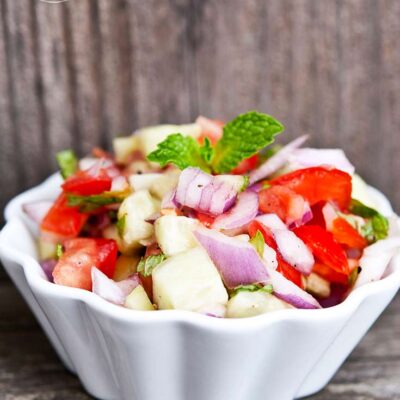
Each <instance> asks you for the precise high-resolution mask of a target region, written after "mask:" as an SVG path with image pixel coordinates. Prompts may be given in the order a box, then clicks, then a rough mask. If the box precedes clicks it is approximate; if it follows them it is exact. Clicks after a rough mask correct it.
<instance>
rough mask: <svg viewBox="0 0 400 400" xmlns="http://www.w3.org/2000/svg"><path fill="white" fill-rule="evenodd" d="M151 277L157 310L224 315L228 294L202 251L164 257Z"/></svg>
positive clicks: (198, 248) (195, 250)
mask: <svg viewBox="0 0 400 400" xmlns="http://www.w3.org/2000/svg"><path fill="white" fill-rule="evenodd" d="M152 278H153V294H154V301H155V302H156V304H157V305H158V308H159V309H161V310H165V309H175V310H189V311H196V312H201V313H210V314H213V315H216V316H221V317H222V316H224V313H225V306H226V303H227V301H228V294H227V292H226V289H225V287H224V285H223V283H222V280H221V277H220V275H219V273H218V271H217V269H216V268H215V266H214V264H213V263H212V261H211V260H210V258H209V257H208V254H207V253H206V251H205V250H204V249H202V248H200V247H196V248H194V249H191V250H189V251H186V252H184V253H179V254H177V255H174V256H172V257H169V258H167V259H166V260H165V261H164V262H162V263H161V264H159V265H158V266H157V267H156V268H155V269H154V270H153V273H152Z"/></svg>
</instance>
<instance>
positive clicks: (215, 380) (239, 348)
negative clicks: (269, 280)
mask: <svg viewBox="0 0 400 400" xmlns="http://www.w3.org/2000/svg"><path fill="white" fill-rule="evenodd" d="M60 182H61V179H60V177H59V176H58V175H53V176H52V177H50V178H49V179H48V180H46V181H45V182H44V183H43V184H41V185H39V186H38V187H36V188H34V189H31V190H29V191H27V192H25V193H23V194H21V195H19V196H17V197H16V198H15V199H14V200H12V201H11V202H10V203H9V205H8V206H7V208H6V211H5V215H6V220H7V224H6V226H5V227H4V229H3V230H2V231H1V233H0V258H1V261H2V263H3V265H4V266H5V268H6V270H7V271H8V273H9V275H10V276H11V278H12V280H13V281H14V283H15V285H16V286H17V287H18V289H19V290H20V292H21V294H22V295H23V297H24V298H25V300H26V301H27V303H28V304H29V306H30V308H31V309H32V311H33V313H34V314H35V315H36V318H37V319H38V321H39V322H40V324H41V325H42V327H43V329H44V331H45V332H46V334H47V336H48V337H49V339H50V341H51V342H52V344H53V346H54V347H55V349H56V351H57V353H58V354H59V356H60V358H61V359H62V361H63V363H64V364H65V366H66V367H67V368H68V369H69V370H70V371H72V372H73V373H76V374H77V375H78V377H79V379H80V380H81V382H82V384H83V386H84V387H85V389H86V390H87V391H88V392H89V393H90V394H92V395H93V396H95V397H96V398H99V399H104V400H128V399H129V400H221V399H230V400H249V399H251V400H265V399H268V400H291V399H293V398H299V397H304V396H307V395H310V394H313V393H315V392H317V391H319V390H320V389H322V388H323V387H324V386H325V385H326V384H327V383H328V382H329V380H330V379H331V378H332V376H333V375H334V373H335V372H336V370H337V369H338V368H339V367H340V365H341V364H342V363H343V362H344V360H345V359H346V358H347V356H348V355H349V353H350V352H351V351H352V350H353V349H354V347H355V346H356V344H357V343H358V342H359V340H360V339H361V338H362V337H363V336H364V334H365V333H366V332H367V330H368V329H369V328H370V326H371V325H372V324H373V323H374V321H375V320H376V319H377V318H378V316H379V315H380V314H381V313H382V311H383V310H384V309H385V307H386V306H387V305H388V304H389V302H390V301H391V300H392V298H393V297H394V296H395V294H396V292H397V290H398V288H399V287H400V257H399V256H395V257H394V258H393V259H392V262H391V266H390V268H389V272H388V273H387V274H386V277H385V278H384V279H382V280H380V281H378V282H374V283H371V284H368V285H364V286H362V287H360V288H358V289H356V290H354V291H353V292H352V293H351V294H350V295H349V297H348V298H347V299H346V300H345V301H344V302H343V303H342V304H340V305H338V306H335V307H332V308H329V309H322V310H294V309H291V310H282V311H276V312H273V313H270V314H264V315H261V316H257V317H253V318H247V319H244V320H243V319H241V320H236V319H231V320H230V319H217V318H212V317H208V316H203V315H200V314H196V313H192V312H185V311H158V312H141V311H132V310H128V309H125V308H122V307H118V306H115V305H113V304H111V303H108V302H107V301H105V300H103V299H101V298H100V297H98V296H96V295H95V294H93V293H91V292H86V291H83V290H80V289H74V288H69V287H63V286H56V285H54V284H52V283H49V282H48V281H47V280H46V278H45V276H44V273H43V272H42V269H41V267H40V266H39V264H38V262H37V261H36V258H37V255H36V245H35V240H34V233H35V231H34V226H33V225H32V224H30V222H29V221H28V220H27V218H25V216H24V215H23V213H22V210H21V204H23V203H26V202H32V201H34V200H39V199H53V198H55V196H56V195H57V193H58V190H59V189H58V187H59V183H60ZM369 191H370V194H371V196H373V198H374V200H375V201H376V202H377V204H379V208H380V210H381V211H383V212H384V213H386V214H392V213H393V211H392V209H391V207H390V204H389V202H388V201H387V199H386V198H385V197H384V196H383V195H382V194H381V193H380V192H378V191H377V190H376V189H373V188H369Z"/></svg>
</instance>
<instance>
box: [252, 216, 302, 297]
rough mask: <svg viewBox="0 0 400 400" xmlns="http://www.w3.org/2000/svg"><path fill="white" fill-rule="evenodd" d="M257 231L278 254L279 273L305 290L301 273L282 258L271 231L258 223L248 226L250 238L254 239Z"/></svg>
mask: <svg viewBox="0 0 400 400" xmlns="http://www.w3.org/2000/svg"><path fill="white" fill-rule="evenodd" d="M257 231H260V232H261V233H262V235H263V236H264V241H265V243H266V244H267V245H268V246H269V247H271V248H273V249H274V250H275V252H276V259H277V261H278V268H277V271H278V272H280V273H281V274H282V275H283V276H284V277H285V278H286V279H289V280H290V281H292V282H293V283H294V284H296V285H297V286H299V287H300V288H302V289H303V281H302V279H301V272H300V271H298V270H297V269H295V268H294V267H292V266H291V265H290V264H288V263H287V262H286V261H285V260H284V259H283V258H282V256H281V254H280V252H279V250H278V246H277V244H276V242H275V239H274V238H273V236H272V233H271V232H270V230H269V229H268V228H267V227H266V226H265V225H263V224H262V223H260V222H258V221H252V222H250V224H249V226H248V232H249V235H250V237H253V236H254V235H255V234H256V233H257Z"/></svg>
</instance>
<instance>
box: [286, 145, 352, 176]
mask: <svg viewBox="0 0 400 400" xmlns="http://www.w3.org/2000/svg"><path fill="white" fill-rule="evenodd" d="M289 162H291V163H293V164H294V165H298V166H300V167H301V168H308V167H317V166H320V165H328V166H331V167H335V168H337V169H340V170H342V171H344V172H347V173H348V174H350V175H353V174H354V170H355V168H354V165H352V164H351V163H350V161H349V160H348V159H347V157H346V155H345V154H344V151H343V150H341V149H312V148H304V149H295V150H294V151H293V152H292V153H291V154H290V157H289Z"/></svg>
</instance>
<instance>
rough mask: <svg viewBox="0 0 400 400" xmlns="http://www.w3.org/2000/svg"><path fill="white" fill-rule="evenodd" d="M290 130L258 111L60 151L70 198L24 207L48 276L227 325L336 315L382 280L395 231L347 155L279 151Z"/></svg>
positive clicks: (293, 146) (294, 145) (294, 146)
mask: <svg viewBox="0 0 400 400" xmlns="http://www.w3.org/2000/svg"><path fill="white" fill-rule="evenodd" d="M283 130H284V126H283V125H282V124H281V123H280V122H279V121H277V120H276V119H275V118H273V117H272V116H270V115H266V114H262V113H259V112H256V111H251V112H247V113H245V114H241V115H239V116H237V117H236V118H234V119H233V120H232V121H230V122H228V123H223V122H220V121H216V120H211V119H208V118H205V117H198V118H197V120H196V122H195V123H193V124H187V125H160V126H154V127H148V128H144V129H140V130H139V131H137V132H135V134H134V135H132V136H129V137H124V138H116V139H115V140H114V154H110V153H107V152H105V151H103V150H101V149H98V148H96V149H94V150H93V153H92V155H91V156H90V157H86V158H83V159H81V160H78V159H77V157H76V156H75V154H74V153H73V152H72V151H70V150H66V151H62V152H60V153H58V154H57V160H58V163H59V167H60V171H61V175H62V177H63V182H62V184H61V192H60V194H59V196H58V198H57V199H56V200H55V201H51V202H49V201H40V202H36V203H31V204H25V205H24V210H25V212H26V213H27V214H28V215H29V216H30V217H31V218H32V219H34V220H35V221H36V222H37V223H38V224H39V237H38V247H39V254H40V260H41V261H40V263H41V266H42V268H43V270H44V272H45V274H46V276H47V277H48V279H49V280H50V281H51V282H53V283H54V284H56V285H63V286H69V287H74V288H79V289H82V290H88V291H92V292H93V293H95V294H96V295H98V296H101V297H102V298H103V299H105V300H107V301H109V302H111V303H114V304H116V305H118V306H122V307H126V308H129V309H133V310H148V311H153V310H169V309H175V310H188V311H194V312H198V313H202V314H205V315H209V316H213V317H227V318H238V317H250V316H255V315H259V314H263V313H267V312H270V311H274V310H278V309H286V308H300V309H318V308H321V307H330V306H333V305H336V304H338V303H340V302H341V301H343V299H344V298H345V297H346V296H347V295H348V293H349V292H350V291H351V290H352V289H353V288H354V287H357V286H360V285H363V284H365V283H368V282H371V281H375V280H379V279H381V277H382V276H383V275H384V273H385V270H386V269H387V267H388V264H389V262H390V259H391V258H392V256H393V255H394V253H395V252H396V250H397V249H398V248H399V239H398V237H396V236H394V237H391V238H388V237H389V236H393V235H395V234H396V232H394V231H395V229H394V225H393V224H392V223H391V222H390V221H389V220H388V219H387V218H386V217H385V216H383V215H382V214H381V213H380V212H379V211H378V210H377V209H376V206H375V204H374V201H373V199H371V198H370V197H369V195H368V191H367V186H366V184H365V183H364V182H363V181H362V179H361V178H360V177H358V176H357V175H356V174H355V173H354V167H353V165H352V164H351V163H350V162H349V160H348V159H347V158H346V156H345V154H344V152H343V151H342V150H340V149H312V148H301V146H302V145H303V144H304V143H305V142H306V140H307V136H301V137H299V138H297V139H295V140H293V141H292V142H290V143H289V144H287V145H285V146H283V147H282V146H279V145H276V144H274V140H275V137H276V136H277V135H278V134H280V133H282V132H283Z"/></svg>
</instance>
